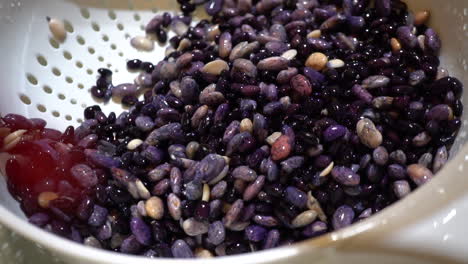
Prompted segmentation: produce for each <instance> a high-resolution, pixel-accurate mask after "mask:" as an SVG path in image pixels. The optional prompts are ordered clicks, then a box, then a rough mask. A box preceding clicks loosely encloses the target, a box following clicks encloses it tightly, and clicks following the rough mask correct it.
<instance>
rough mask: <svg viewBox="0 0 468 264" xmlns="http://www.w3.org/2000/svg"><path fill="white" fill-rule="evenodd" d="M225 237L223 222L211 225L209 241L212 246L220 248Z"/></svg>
mask: <svg viewBox="0 0 468 264" xmlns="http://www.w3.org/2000/svg"><path fill="white" fill-rule="evenodd" d="M225 237H226V231H225V229H224V225H223V223H222V222H221V221H216V222H213V223H211V224H210V226H209V228H208V241H209V242H210V243H211V244H213V245H215V246H218V245H220V244H221V243H223V242H224V239H225Z"/></svg>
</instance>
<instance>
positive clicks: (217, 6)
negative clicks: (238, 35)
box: [205, 0, 224, 16]
mask: <svg viewBox="0 0 468 264" xmlns="http://www.w3.org/2000/svg"><path fill="white" fill-rule="evenodd" d="M223 2H224V1H223V0H209V1H208V2H207V3H206V4H205V10H206V13H208V15H210V16H214V15H216V14H217V13H219V12H220V11H221V9H222V7H223Z"/></svg>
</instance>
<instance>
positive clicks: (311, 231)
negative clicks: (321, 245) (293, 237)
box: [302, 221, 328, 238]
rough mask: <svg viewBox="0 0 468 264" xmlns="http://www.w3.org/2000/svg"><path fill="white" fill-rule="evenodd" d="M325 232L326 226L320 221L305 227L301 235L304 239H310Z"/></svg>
mask: <svg viewBox="0 0 468 264" xmlns="http://www.w3.org/2000/svg"><path fill="white" fill-rule="evenodd" d="M327 230H328V227H327V224H325V223H324V222H322V221H315V222H314V223H312V224H310V225H308V226H306V227H305V228H304V230H303V231H302V234H303V235H304V236H305V237H308V238H312V237H317V236H320V235H322V234H324V233H326V232H327Z"/></svg>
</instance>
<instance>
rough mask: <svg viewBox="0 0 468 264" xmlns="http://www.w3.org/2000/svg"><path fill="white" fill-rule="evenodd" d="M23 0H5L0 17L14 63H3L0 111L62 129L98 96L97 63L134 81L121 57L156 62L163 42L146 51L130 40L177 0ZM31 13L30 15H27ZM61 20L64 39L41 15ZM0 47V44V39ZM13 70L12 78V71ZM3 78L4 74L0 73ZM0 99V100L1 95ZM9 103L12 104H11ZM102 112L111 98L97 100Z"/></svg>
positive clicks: (119, 79) (118, 79)
mask: <svg viewBox="0 0 468 264" xmlns="http://www.w3.org/2000/svg"><path fill="white" fill-rule="evenodd" d="M163 2H164V3H162V2H161V1H158V0H140V1H111V0H108V1H104V0H102V1H89V0H88V1H86V0H75V1H53V0H45V1H24V2H14V3H13V2H12V3H13V4H12V5H14V8H13V9H12V7H11V6H9V7H8V8H9V9H10V12H11V15H10V16H9V17H8V18H6V17H3V20H5V21H3V22H4V23H2V25H0V27H1V30H2V32H4V31H3V30H5V31H9V33H11V36H14V37H13V38H14V40H13V39H12V40H10V41H8V42H7V43H4V44H6V47H5V49H4V48H3V47H2V50H12V49H14V51H12V52H13V53H10V54H9V56H11V57H15V58H10V59H11V60H7V61H13V65H11V63H9V65H4V66H2V68H3V67H6V69H5V70H6V71H3V69H2V75H5V77H6V79H8V80H6V82H7V84H4V85H6V86H8V87H9V88H8V89H10V91H11V93H12V94H8V95H7V97H8V99H7V98H4V99H7V100H6V102H8V105H2V107H1V108H0V111H1V112H2V113H7V112H19V113H23V114H27V115H28V116H35V117H41V118H44V119H46V120H47V121H48V123H49V125H50V126H52V127H54V128H58V129H63V128H65V127H66V126H68V125H73V124H75V125H76V124H77V123H79V122H82V115H83V114H82V113H83V109H84V108H85V107H87V106H89V105H93V104H96V103H101V102H100V101H96V100H95V99H93V98H92V97H91V95H90V91H89V90H90V88H91V87H92V85H93V84H94V83H95V81H96V78H97V69H99V68H101V67H102V68H109V69H110V70H112V71H113V72H114V75H113V82H114V83H122V82H133V80H134V78H135V77H136V76H137V73H130V72H128V71H127V69H126V61H127V60H129V59H134V58H138V59H141V60H143V61H151V62H157V61H158V60H161V59H162V58H163V56H164V47H163V46H162V45H158V43H156V45H155V49H154V50H153V51H151V52H144V51H138V50H136V49H135V48H133V47H132V46H131V45H130V39H131V38H132V37H135V36H138V35H140V36H143V35H145V32H144V27H145V23H147V22H148V21H149V20H150V19H151V18H152V17H153V16H154V14H155V13H157V12H163V11H167V10H176V7H177V6H176V5H177V4H176V1H163ZM31 12H33V14H32V15H31ZM47 16H49V17H53V18H57V19H60V20H62V21H64V23H65V28H66V30H67V38H66V40H65V41H64V42H63V43H60V42H59V41H57V40H55V39H54V38H52V35H51V33H50V31H49V28H48V23H47V20H46V17H47ZM1 46H3V45H1ZM13 76H14V77H13ZM2 79H3V80H5V78H2ZM2 103H4V102H3V101H2ZM12 105H16V106H15V107H12ZM101 108H103V110H104V112H105V113H109V112H110V111H116V112H120V111H122V106H121V105H119V104H116V103H114V102H110V103H108V104H105V105H101Z"/></svg>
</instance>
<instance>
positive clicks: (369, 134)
mask: <svg viewBox="0 0 468 264" xmlns="http://www.w3.org/2000/svg"><path fill="white" fill-rule="evenodd" d="M356 132H357V135H358V136H359V139H360V141H361V143H362V144H364V145H366V146H367V147H369V148H372V149H375V148H377V147H378V146H380V144H382V134H381V133H380V132H379V130H377V128H376V127H375V125H374V123H373V122H372V121H371V120H370V119H368V118H363V119H361V120H359V121H358V123H357V124H356Z"/></svg>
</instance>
